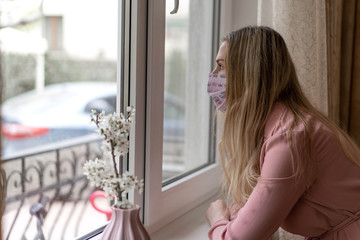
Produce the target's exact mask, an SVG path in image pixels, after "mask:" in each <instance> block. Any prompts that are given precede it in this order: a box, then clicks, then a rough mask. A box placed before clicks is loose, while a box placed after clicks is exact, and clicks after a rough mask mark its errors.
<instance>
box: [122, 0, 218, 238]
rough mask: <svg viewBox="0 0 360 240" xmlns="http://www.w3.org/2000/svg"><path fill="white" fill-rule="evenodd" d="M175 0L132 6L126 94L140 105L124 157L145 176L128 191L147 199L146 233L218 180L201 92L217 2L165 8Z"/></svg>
mask: <svg viewBox="0 0 360 240" xmlns="http://www.w3.org/2000/svg"><path fill="white" fill-rule="evenodd" d="M173 2H174V1H165V0H164V1H148V2H147V4H148V5H146V3H142V2H141V1H137V2H136V3H133V4H131V10H129V11H130V12H131V13H132V14H131V17H132V20H131V22H132V23H134V22H135V24H134V25H131V30H132V31H131V40H129V42H131V46H132V47H131V52H132V53H134V52H136V54H132V55H131V56H130V61H129V62H130V68H129V69H130V83H129V84H128V86H129V88H128V89H129V91H128V93H127V94H129V99H130V100H129V102H130V104H131V105H134V106H135V107H136V109H137V111H136V112H137V116H136V125H135V133H134V134H133V136H131V137H132V139H133V143H134V144H133V145H132V150H131V151H130V154H129V158H130V161H129V164H130V169H132V170H133V171H134V172H135V173H136V174H137V175H138V176H144V177H145V195H144V199H142V198H138V199H136V198H137V196H136V195H135V196H133V197H134V198H135V200H136V201H137V202H139V203H144V221H145V225H146V226H147V227H148V229H149V231H150V232H151V233H152V232H154V231H156V230H158V229H159V228H161V227H162V226H164V225H165V224H166V223H168V222H169V221H171V220H172V219H175V218H177V217H178V216H180V215H181V214H183V213H185V212H186V211H188V210H190V209H191V208H193V207H195V206H196V205H197V204H199V203H201V202H202V201H204V200H205V199H207V198H209V197H210V196H212V195H213V194H215V192H216V191H218V187H219V179H220V177H219V176H220V169H219V166H218V165H217V164H216V163H215V143H214V139H215V137H214V126H213V124H212V121H213V112H212V109H213V108H212V107H211V105H210V103H211V101H210V98H209V97H208V94H207V92H206V83H207V76H208V74H209V73H210V72H211V70H212V63H213V62H214V61H213V59H214V58H215V54H216V51H217V41H216V40H217V39H218V36H217V32H218V11H219V7H218V5H219V2H218V1H209V0H202V1H185V0H181V1H179V2H180V6H179V11H178V15H177V14H175V15H170V14H169V12H170V11H171V10H172V8H173ZM144 16H145V17H144ZM133 47H134V48H133ZM145 49H147V51H146V55H145V56H144V55H143V54H144V53H143V52H141V51H144V50H145ZM214 49H216V50H215V51H214ZM143 57H145V59H147V61H143ZM140 59H141V60H140ZM135 63H136V66H134V64H135ZM144 79H146V81H144ZM124 95H126V93H125V94H124ZM144 136H145V139H144ZM144 156H145V163H144ZM143 169H145V173H144V172H143Z"/></svg>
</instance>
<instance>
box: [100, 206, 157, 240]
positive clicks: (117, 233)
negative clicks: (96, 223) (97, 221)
mask: <svg viewBox="0 0 360 240" xmlns="http://www.w3.org/2000/svg"><path fill="white" fill-rule="evenodd" d="M111 208H112V215H111V219H110V222H109V223H108V225H107V226H106V227H105V229H104V231H103V235H102V238H101V239H102V240H120V239H121V240H150V236H149V234H148V232H147V231H146V229H145V227H144V225H143V224H142V222H141V221H140V215H139V213H140V207H139V206H138V205H136V206H135V207H133V208H130V209H122V208H117V207H111Z"/></svg>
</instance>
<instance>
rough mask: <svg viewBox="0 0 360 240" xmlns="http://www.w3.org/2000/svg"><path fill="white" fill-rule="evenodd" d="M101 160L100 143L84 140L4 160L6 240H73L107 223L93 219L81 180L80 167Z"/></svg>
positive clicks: (85, 184)
mask: <svg viewBox="0 0 360 240" xmlns="http://www.w3.org/2000/svg"><path fill="white" fill-rule="evenodd" d="M100 155H101V151H100V147H99V139H98V137H97V136H87V137H85V139H84V138H83V139H80V140H79V139H78V140H77V141H76V142H74V140H73V141H72V142H67V143H62V144H61V145H57V146H56V147H54V146H53V147H52V148H48V149H44V150H42V151H36V152H32V153H29V152H28V153H26V154H21V155H17V156H11V157H7V158H5V159H2V169H1V177H2V179H1V180H2V182H3V196H4V199H5V203H4V206H3V209H2V210H3V226H4V233H3V236H4V239H22V240H25V239H74V238H75V237H76V236H79V235H83V234H85V233H87V232H89V231H91V230H92V228H96V227H99V226H101V224H103V223H106V217H105V216H102V217H103V221H101V220H99V218H97V217H96V215H95V217H94V214H100V213H97V212H95V213H94V209H92V207H91V205H90V204H89V201H88V199H89V196H90V194H91V193H92V192H93V191H94V187H92V186H90V185H89V184H88V181H87V179H86V177H85V176H84V175H83V164H84V162H85V161H87V160H88V159H94V158H95V157H101V156H100ZM94 218H96V221H92V220H93V219H94ZM94 222H96V224H97V225H95V226H92V224H94Z"/></svg>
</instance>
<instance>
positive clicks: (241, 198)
mask: <svg viewBox="0 0 360 240" xmlns="http://www.w3.org/2000/svg"><path fill="white" fill-rule="evenodd" d="M224 41H226V42H227V54H226V59H225V65H226V76H227V83H226V112H225V115H224V125H223V134H222V137H221V140H220V142H219V150H220V156H221V159H222V165H223V169H224V186H225V190H226V192H227V196H228V200H229V201H232V202H234V203H237V204H243V203H245V202H246V201H247V199H248V197H249V196H250V194H251V192H252V190H253V189H254V187H255V185H256V184H257V178H258V177H259V175H260V151H261V147H262V144H263V141H264V128H265V124H266V121H267V119H268V117H269V114H270V112H271V109H272V107H273V106H274V104H275V103H276V102H282V103H283V104H285V105H286V106H287V108H288V109H289V110H290V111H291V112H292V113H293V115H294V122H293V124H292V127H291V128H290V129H289V132H288V133H287V138H288V143H289V147H290V149H291V152H292V155H294V154H297V153H296V151H295V144H292V141H291V136H292V130H293V128H294V127H295V126H296V125H297V124H298V122H299V121H300V123H302V124H303V126H304V128H305V140H304V144H305V146H306V147H307V148H308V149H309V151H307V154H308V156H306V157H302V158H300V159H301V160H302V161H303V162H295V161H294V160H293V168H294V172H295V174H296V175H297V178H298V180H299V179H303V180H305V181H306V183H308V184H310V176H311V173H312V164H311V152H310V144H311V138H310V129H309V125H308V123H307V122H306V120H305V118H304V116H303V114H302V112H307V113H310V114H311V115H313V116H315V117H317V118H318V119H320V120H321V121H322V122H323V123H324V124H326V125H327V126H328V127H329V128H330V129H331V130H332V131H333V132H334V133H335V135H336V136H338V138H339V141H340V144H341V145H342V147H343V149H345V146H349V145H350V146H351V148H352V151H345V150H344V152H345V154H346V156H347V157H348V158H349V160H350V161H352V162H353V163H356V164H357V165H359V166H360V163H359V161H358V159H356V157H355V156H354V155H351V153H353V152H354V151H353V150H354V149H355V152H357V153H359V154H360V150H359V149H358V148H357V146H356V144H355V143H354V142H353V141H352V140H351V139H350V137H348V135H347V134H346V133H344V132H343V131H342V130H341V129H340V128H339V127H337V126H336V125H335V124H334V123H332V122H331V121H329V120H328V119H327V118H326V117H324V116H323V115H322V114H321V113H320V112H319V111H317V110H316V109H315V108H314V107H313V106H312V105H311V104H310V102H309V101H308V100H307V98H306V97H305V95H304V93H303V92H302V90H301V87H300V84H299V81H298V78H297V75H296V71H295V67H294V64H293V62H292V60H291V57H290V54H289V52H288V49H287V47H286V44H285V42H284V40H283V38H282V37H281V36H280V34H279V33H277V32H276V31H274V30H273V29H271V28H268V27H245V28H242V29H240V30H238V31H234V32H232V33H230V34H228V35H227V36H226V37H225V38H224ZM293 159H294V157H293Z"/></svg>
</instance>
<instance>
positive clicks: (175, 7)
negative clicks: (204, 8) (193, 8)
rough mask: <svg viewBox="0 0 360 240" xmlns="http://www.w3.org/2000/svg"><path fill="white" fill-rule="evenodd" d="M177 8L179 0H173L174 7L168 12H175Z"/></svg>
mask: <svg viewBox="0 0 360 240" xmlns="http://www.w3.org/2000/svg"><path fill="white" fill-rule="evenodd" d="M178 10H179V0H174V9H173V10H172V11H171V12H170V14H175V13H177V11H178Z"/></svg>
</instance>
